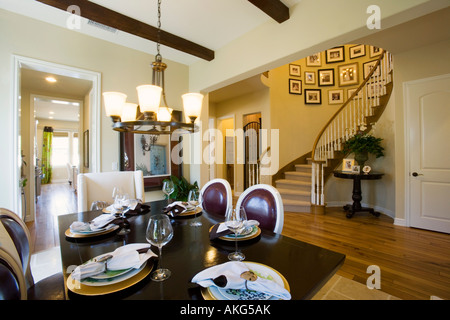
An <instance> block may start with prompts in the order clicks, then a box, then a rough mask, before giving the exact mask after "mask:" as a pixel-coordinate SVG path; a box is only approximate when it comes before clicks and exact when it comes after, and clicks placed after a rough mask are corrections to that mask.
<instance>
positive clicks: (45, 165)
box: [42, 127, 53, 184]
mask: <svg viewBox="0 0 450 320" xmlns="http://www.w3.org/2000/svg"><path fill="white" fill-rule="evenodd" d="M52 138H53V128H52V127H44V138H43V140H44V141H43V144H42V173H43V174H44V178H43V179H42V183H43V184H45V183H50V182H51V181H52V163H51V159H52Z"/></svg>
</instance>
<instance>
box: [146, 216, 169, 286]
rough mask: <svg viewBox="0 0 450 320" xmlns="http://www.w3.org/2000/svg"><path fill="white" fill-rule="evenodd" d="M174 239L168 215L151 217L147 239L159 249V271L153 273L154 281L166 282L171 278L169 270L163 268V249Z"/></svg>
mask: <svg viewBox="0 0 450 320" xmlns="http://www.w3.org/2000/svg"><path fill="white" fill-rule="evenodd" d="M172 237H173V228H172V224H171V223H170V219H169V217H168V216H167V215H166V214H156V215H153V216H151V217H150V219H149V221H148V225H147V231H146V233H145V238H146V239H147V241H148V242H149V243H150V244H152V245H154V246H156V247H158V249H159V269H157V270H155V271H153V272H152V273H151V274H150V277H151V279H152V280H153V281H164V280H166V279H167V278H169V277H170V275H171V272H170V270H169V269H165V268H162V267H161V265H162V263H161V261H162V247H163V246H164V245H166V244H167V243H168V242H169V241H170V240H171V239H172Z"/></svg>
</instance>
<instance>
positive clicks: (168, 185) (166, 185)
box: [162, 180, 175, 203]
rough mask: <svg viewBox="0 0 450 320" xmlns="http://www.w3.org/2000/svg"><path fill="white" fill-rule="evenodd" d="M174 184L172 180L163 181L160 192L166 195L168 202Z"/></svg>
mask: <svg viewBox="0 0 450 320" xmlns="http://www.w3.org/2000/svg"><path fill="white" fill-rule="evenodd" d="M174 190H175V186H174V185H173V181H172V180H165V181H164V182H163V187H162V192H164V194H166V195H167V201H168V202H169V203H170V195H171V194H172V193H173V192H174Z"/></svg>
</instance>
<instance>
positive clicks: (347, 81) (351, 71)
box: [339, 63, 358, 86]
mask: <svg viewBox="0 0 450 320" xmlns="http://www.w3.org/2000/svg"><path fill="white" fill-rule="evenodd" d="M353 84H358V64H357V63H351V64H345V65H342V66H339V85H340V86H350V85H353Z"/></svg>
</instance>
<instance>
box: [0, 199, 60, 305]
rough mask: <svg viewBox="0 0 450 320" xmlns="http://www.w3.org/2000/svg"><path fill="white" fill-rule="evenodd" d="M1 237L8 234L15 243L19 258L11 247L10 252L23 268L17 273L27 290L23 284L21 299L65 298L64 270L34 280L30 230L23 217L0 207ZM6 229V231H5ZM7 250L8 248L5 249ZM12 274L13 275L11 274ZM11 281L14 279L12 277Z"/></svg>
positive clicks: (17, 277) (19, 281)
mask: <svg viewBox="0 0 450 320" xmlns="http://www.w3.org/2000/svg"><path fill="white" fill-rule="evenodd" d="M0 223H1V227H3V228H0V233H2V234H0V238H3V240H5V237H6V236H9V237H10V240H11V242H12V243H13V244H14V247H15V250H16V253H17V256H18V258H16V259H14V256H15V254H14V253H13V252H12V249H9V251H8V254H9V256H10V257H13V260H15V262H16V264H17V265H18V266H19V268H20V270H21V276H20V277H19V275H17V273H15V277H16V279H19V278H23V280H20V279H19V280H17V281H18V283H19V284H20V283H22V281H23V282H24V284H25V291H24V289H23V286H20V287H19V288H20V295H21V299H24V298H26V299H28V300H62V299H64V276H63V273H62V272H58V273H55V274H53V275H51V276H49V277H47V278H44V279H42V280H40V281H38V282H36V283H35V282H34V279H33V276H32V270H31V267H30V261H31V248H32V241H31V236H30V232H29V230H28V228H27V226H26V225H25V223H24V222H23V221H22V219H21V218H20V217H19V216H18V215H16V214H15V213H14V212H12V211H10V210H8V209H5V208H0ZM3 230H4V231H3ZM4 251H5V252H6V250H4ZM10 276H11V275H10ZM9 281H12V278H10V280H9Z"/></svg>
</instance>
